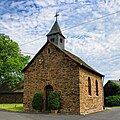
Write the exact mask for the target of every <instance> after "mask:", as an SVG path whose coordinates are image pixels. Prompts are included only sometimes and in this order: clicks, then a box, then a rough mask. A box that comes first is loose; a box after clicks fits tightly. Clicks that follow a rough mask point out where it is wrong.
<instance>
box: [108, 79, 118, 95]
mask: <svg viewBox="0 0 120 120" xmlns="http://www.w3.org/2000/svg"><path fill="white" fill-rule="evenodd" d="M110 87H111V92H112V93H111V94H112V95H120V85H119V84H117V83H114V82H112V81H110Z"/></svg>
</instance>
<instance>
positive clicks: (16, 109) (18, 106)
mask: <svg viewBox="0 0 120 120" xmlns="http://www.w3.org/2000/svg"><path fill="white" fill-rule="evenodd" d="M0 109H4V110H7V111H12V112H22V110H23V104H0Z"/></svg>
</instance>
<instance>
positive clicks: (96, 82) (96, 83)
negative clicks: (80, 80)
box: [95, 80, 98, 96]
mask: <svg viewBox="0 0 120 120" xmlns="http://www.w3.org/2000/svg"><path fill="white" fill-rule="evenodd" d="M95 85H96V95H97V96H98V81H97V80H96V81H95Z"/></svg>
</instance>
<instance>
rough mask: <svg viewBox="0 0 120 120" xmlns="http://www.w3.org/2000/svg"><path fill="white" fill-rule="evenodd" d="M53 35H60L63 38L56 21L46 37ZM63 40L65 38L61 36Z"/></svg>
mask: <svg viewBox="0 0 120 120" xmlns="http://www.w3.org/2000/svg"><path fill="white" fill-rule="evenodd" d="M54 34H60V35H62V36H63V34H62V32H61V30H60V27H59V25H58V22H57V21H55V23H54V25H53V27H52V29H51V30H50V32H49V33H48V34H47V36H50V35H54ZM63 38H65V37H64V36H63Z"/></svg>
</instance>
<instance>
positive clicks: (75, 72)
mask: <svg viewBox="0 0 120 120" xmlns="http://www.w3.org/2000/svg"><path fill="white" fill-rule="evenodd" d="M64 43H65V37H64V36H63V34H62V32H61V30H60V27H59V25H58V21H57V19H56V21H55V23H54V25H53V27H52V29H51V30H50V32H49V33H48V34H47V42H46V43H45V45H44V46H43V47H42V48H41V49H40V50H39V52H38V53H37V54H36V55H35V57H34V58H33V59H32V60H31V61H30V62H29V64H28V65H27V66H26V67H25V68H24V70H23V72H24V76H25V80H24V99H23V104H24V110H26V111H29V110H31V109H32V104H31V103H32V98H33V95H34V93H36V92H40V93H41V94H42V95H43V110H42V111H43V112H45V111H47V97H48V93H49V92H50V91H57V92H60V98H61V109H60V110H59V112H60V113H71V114H89V113H94V112H98V111H102V110H103V105H104V101H103V85H102V78H103V77H104V75H102V74H100V73H98V72H97V71H96V70H94V69H93V68H92V67H90V66H89V65H88V64H86V63H85V62H84V61H82V60H81V59H80V58H78V57H77V56H75V55H73V54H72V53H70V52H68V51H66V50H65V48H64V47H65V45H64Z"/></svg>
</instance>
